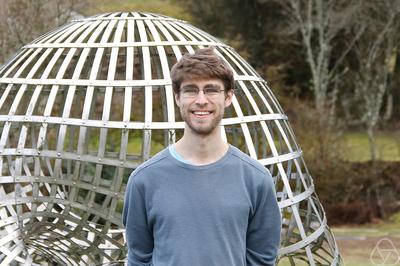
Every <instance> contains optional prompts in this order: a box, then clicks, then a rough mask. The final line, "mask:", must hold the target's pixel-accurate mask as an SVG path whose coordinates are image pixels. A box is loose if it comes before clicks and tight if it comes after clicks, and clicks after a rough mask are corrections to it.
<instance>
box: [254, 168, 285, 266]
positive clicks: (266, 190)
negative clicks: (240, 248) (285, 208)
mask: <svg viewBox="0 0 400 266" xmlns="http://www.w3.org/2000/svg"><path fill="white" fill-rule="evenodd" d="M256 193H257V197H256V207H255V210H254V213H253V216H252V217H251V218H250V220H249V225H248V228H247V240H246V245H247V250H246V263H247V266H256V265H257V266H270V265H271V266H272V265H274V264H275V259H276V256H277V253H278V248H279V243H280V233H281V226H282V221H281V215H280V210H279V207H278V203H277V201H276V193H275V188H274V184H273V182H272V177H271V175H270V174H268V176H266V178H264V179H263V182H262V184H260V185H259V186H258V188H257V192H256Z"/></svg>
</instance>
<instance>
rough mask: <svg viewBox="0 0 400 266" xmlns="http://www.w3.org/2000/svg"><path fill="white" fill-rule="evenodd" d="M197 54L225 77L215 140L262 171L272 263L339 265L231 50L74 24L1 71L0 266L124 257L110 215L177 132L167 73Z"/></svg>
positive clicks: (164, 24)
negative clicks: (275, 220)
mask: <svg viewBox="0 0 400 266" xmlns="http://www.w3.org/2000/svg"><path fill="white" fill-rule="evenodd" d="M206 46H214V47H216V51H217V53H218V54H219V55H220V56H222V57H223V58H224V59H225V60H226V61H227V62H228V63H229V65H230V66H231V67H232V69H233V71H234V74H235V80H236V89H235V90H236V96H235V98H234V100H233V105H232V106H231V107H229V109H227V111H226V114H225V118H224V119H223V122H222V124H223V126H222V127H223V130H222V131H223V137H224V139H225V140H226V141H228V142H230V143H231V144H233V145H235V146H237V147H239V148H240V149H241V150H242V151H244V152H246V153H247V154H249V155H250V156H251V157H253V158H255V159H257V160H258V161H259V162H260V163H261V164H263V165H265V166H266V167H268V169H269V170H270V172H271V173H272V175H273V178H274V182H275V186H276V190H277V197H278V201H279V206H280V208H281V210H282V219H283V228H282V243H281V248H280V251H279V254H280V259H281V260H288V261H289V263H290V264H291V265H294V264H297V263H298V262H301V263H302V264H304V263H306V264H309V265H338V264H341V259H340V255H339V253H338V248H337V245H336V243H335V240H334V238H333V236H332V234H331V232H330V230H329V228H328V226H327V222H326V217H325V213H324V211H323V209H322V206H321V204H320V202H319V201H318V198H317V196H316V194H315V191H314V185H313V182H312V178H311V176H310V174H309V173H308V171H307V168H306V166H305V163H304V161H303V158H302V152H301V150H300V148H299V146H298V145H297V144H296V141H295V138H294V134H293V132H292V129H291V128H290V126H289V123H288V118H287V116H286V115H285V114H284V112H283V110H282V108H281V107H280V105H279V104H278V102H277V100H276V99H275V97H274V95H273V93H272V91H271V90H270V88H269V87H268V84H267V82H265V81H264V80H263V79H262V78H261V77H260V76H259V75H258V74H257V73H256V72H255V70H254V69H253V68H252V67H251V66H250V65H249V64H248V63H246V61H244V60H243V59H242V58H241V57H240V56H239V55H238V54H237V53H236V52H235V51H234V50H233V49H232V48H231V47H229V46H227V45H226V44H224V43H222V42H220V41H219V40H217V39H216V38H214V37H212V36H210V35H209V34H207V33H205V32H203V31H201V30H199V29H197V28H195V27H193V26H191V25H190V24H187V23H186V22H184V21H180V20H176V19H173V18H170V17H166V16H161V15H155V14H148V13H135V12H132V13H110V14H101V15H97V16H94V17H90V18H85V19H79V20H75V21H72V22H70V23H69V24H67V25H65V26H62V27H60V28H57V29H55V30H53V31H51V32H49V33H47V34H44V35H43V36H41V37H39V38H37V39H36V40H34V41H33V42H32V43H30V44H28V45H26V46H24V47H22V49H21V50H20V51H19V52H18V53H17V54H15V56H14V57H13V58H12V59H11V60H10V61H9V62H8V63H6V64H5V65H3V67H2V68H1V69H0V126H1V131H0V133H1V138H0V169H1V171H0V175H1V176H0V218H1V220H0V265H9V264H13V263H25V264H24V265H30V264H33V265H38V264H44V263H50V262H51V263H56V264H61V265H93V264H97V265H98V264H102V263H110V262H113V261H118V260H123V259H124V258H125V255H126V251H125V246H124V237H123V233H124V230H123V228H122V224H121V211H122V203H123V196H124V190H125V186H126V183H127V179H128V176H129V174H130V172H131V171H132V170H133V169H135V168H136V167H137V166H138V165H139V164H141V163H142V162H143V161H145V160H147V159H148V158H149V157H150V156H152V155H153V154H155V153H156V152H158V151H160V150H161V149H162V148H164V147H166V146H168V145H170V144H171V143H174V141H175V139H176V138H177V136H180V135H182V133H183V127H184V124H183V122H182V121H181V120H180V117H179V115H178V111H177V109H176V108H175V107H174V99H173V92H172V88H171V81H170V76H169V71H170V68H171V66H172V65H173V64H174V63H175V62H176V61H177V59H179V58H180V57H181V56H182V54H184V53H188V52H189V53H192V52H193V51H194V50H195V49H198V48H203V47H206Z"/></svg>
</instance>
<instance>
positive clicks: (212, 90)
mask: <svg viewBox="0 0 400 266" xmlns="http://www.w3.org/2000/svg"><path fill="white" fill-rule="evenodd" d="M204 92H205V93H206V94H218V93H219V89H218V88H205V89H204Z"/></svg>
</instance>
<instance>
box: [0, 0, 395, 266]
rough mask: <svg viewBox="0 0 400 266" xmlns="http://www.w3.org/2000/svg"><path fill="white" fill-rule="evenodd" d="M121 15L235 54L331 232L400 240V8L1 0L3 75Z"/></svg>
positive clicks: (361, 1)
mask: <svg viewBox="0 0 400 266" xmlns="http://www.w3.org/2000/svg"><path fill="white" fill-rule="evenodd" d="M114 11H145V12H154V13H159V14H164V15H167V16H171V17H175V18H178V19H182V20H186V21H188V22H189V23H191V24H192V25H194V26H196V27H198V28H200V29H202V30H204V31H206V32H208V33H210V34H211V35H213V36H216V37H217V38H219V39H221V40H222V41H223V42H225V43H227V44H228V45H230V46H232V47H233V48H235V50H236V51H237V52H238V53H239V54H240V55H241V56H242V57H244V58H245V59H246V60H247V61H248V62H249V63H250V64H251V65H252V66H253V67H254V68H255V69H256V70H257V72H258V73H259V74H260V75H261V76H262V77H263V78H264V79H265V80H267V82H268V84H269V86H270V88H271V89H272V91H273V92H274V94H275V95H276V97H277V98H278V101H279V102H280V104H281V105H282V107H283V110H284V111H285V113H286V114H287V116H288V117H289V121H290V123H291V126H292V127H293V129H294V132H295V135H296V137H297V142H298V143H299V145H300V147H301V149H302V151H303V154H304V157H305V161H306V163H307V166H308V168H309V171H310V173H311V174H312V176H313V178H314V182H315V185H316V191H317V194H318V196H319V198H320V200H321V202H322V204H323V206H324V209H325V211H326V213H327V218H328V222H329V224H330V225H344V224H345V225H349V224H350V225H361V224H366V225H368V226H370V225H371V224H372V225H373V227H374V228H386V229H387V230H386V229H384V231H385V233H387V234H393V232H395V234H398V235H400V233H399V229H398V228H399V225H400V0H380V1H376V0H245V1H241V0H202V1H198V0H147V1H140V0H130V1H128V0H126V1H124V0H113V1H106V0H79V1H78V0H36V1H30V0H13V1H11V0H0V66H1V65H2V64H4V63H5V62H6V61H7V60H8V59H9V58H10V57H11V56H12V54H13V53H15V52H16V51H17V50H18V49H19V48H20V47H21V46H23V45H25V44H27V43H29V42H31V41H32V40H33V39H35V38H36V37H38V36H40V35H41V34H43V33H45V32H48V31H49V30H51V29H52V28H55V27H57V26H60V25H62V24H65V23H66V22H68V21H69V20H71V19H73V18H77V17H82V16H90V15H94V14H98V13H104V12H114ZM340 228H341V227H338V229H337V232H338V234H339V235H340V232H341V231H340V230H341V229H340ZM393 228H395V229H394V231H393ZM343 230H345V233H346V234H347V231H346V229H343ZM352 232H354V230H352ZM399 239H400V238H399ZM399 251H400V243H399ZM363 265H364V264H363Z"/></svg>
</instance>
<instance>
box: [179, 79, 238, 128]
mask: <svg viewBox="0 0 400 266" xmlns="http://www.w3.org/2000/svg"><path fill="white" fill-rule="evenodd" d="M196 88H197V90H199V92H198V94H197V95H196ZM204 90H205V91H206V93H204ZM217 90H218V93H217ZM224 90H225V87H224V83H223V82H222V81H221V80H219V79H191V80H185V81H183V82H182V84H181V87H180V92H179V93H178V94H176V95H175V100H176V103H177V105H178V106H179V109H180V112H181V117H182V119H183V121H185V123H186V126H187V128H188V129H189V130H190V131H191V132H192V133H195V134H198V135H209V134H211V133H212V132H213V131H214V130H215V129H216V128H217V127H218V126H219V125H220V122H221V120H222V117H223V116H224V109H225V107H228V106H229V105H230V104H231V102H232V95H233V92H232V91H229V92H228V93H226V92H224Z"/></svg>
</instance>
